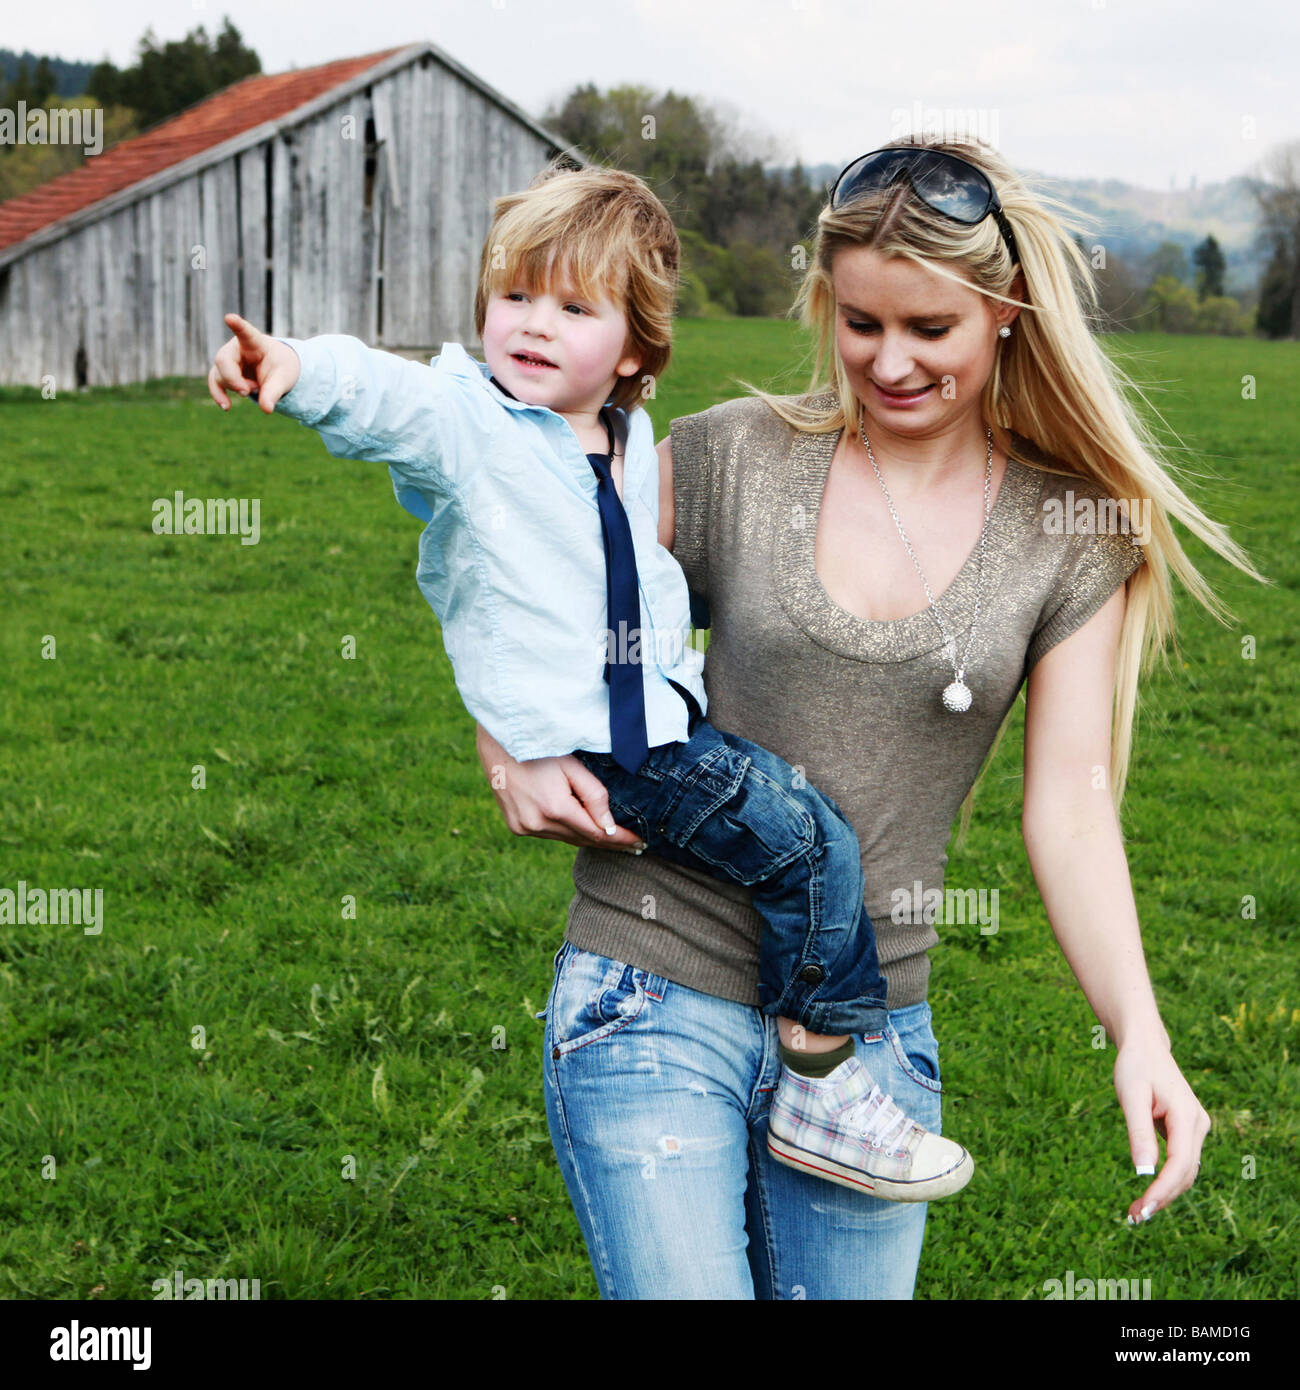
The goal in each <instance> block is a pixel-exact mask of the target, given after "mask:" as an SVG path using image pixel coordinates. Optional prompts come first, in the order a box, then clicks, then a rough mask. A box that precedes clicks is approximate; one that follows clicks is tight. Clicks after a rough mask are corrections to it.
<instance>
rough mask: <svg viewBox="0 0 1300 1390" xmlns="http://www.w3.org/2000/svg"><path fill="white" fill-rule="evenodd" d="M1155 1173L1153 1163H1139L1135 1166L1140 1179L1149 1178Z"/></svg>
mask: <svg viewBox="0 0 1300 1390" xmlns="http://www.w3.org/2000/svg"><path fill="white" fill-rule="evenodd" d="M1155 1171H1156V1165H1155V1164H1154V1163H1139V1164H1138V1166H1137V1175H1138V1177H1140V1178H1149V1177H1151V1176H1152V1175H1153V1174H1154V1173H1155Z"/></svg>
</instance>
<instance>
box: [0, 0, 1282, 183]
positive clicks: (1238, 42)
mask: <svg viewBox="0 0 1300 1390" xmlns="http://www.w3.org/2000/svg"><path fill="white" fill-rule="evenodd" d="M6 10H7V12H6V15H5V23H4V26H3V31H0V43H3V44H4V45H5V46H6V47H9V48H13V49H16V50H18V51H22V50H23V49H31V50H32V51H33V52H37V53H53V54H55V55H57V56H60V57H63V58H68V59H74V60H89V61H98V60H99V59H100V58H102V57H103V56H105V54H107V56H108V57H109V58H111V59H112V61H113V62H114V63H116V64H117V65H118V66H119V67H121V66H126V65H127V64H129V63H130V62H131V61H132V60H133V59H134V56H135V48H136V43H137V40H138V39H139V37H140V35H141V34H143V32H144V30H145V29H146V28H147V27H149V26H152V27H153V30H154V33H155V34H156V35H157V36H158V38H159V39H160V40H166V39H173V38H181V37H183V36H184V35H185V34H186V33H187V32H188V31H189V30H191V29H193V28H194V27H195V26H197V25H199V24H202V25H204V27H205V28H206V29H207V30H208V32H209V34H215V33H216V31H217V30H218V29H219V28H220V27H221V21H222V17H223V16H224V15H226V14H229V15H230V17H231V19H232V20H233V22H234V24H235V25H236V27H237V28H238V29H239V30H240V32H241V33H242V34H243V36H244V41H245V43H247V44H249V45H250V46H251V47H253V48H254V49H255V50H256V51H257V53H258V54H259V55H260V57H261V59H262V66H263V69H264V71H267V72H282V71H286V70H287V69H289V68H291V67H294V66H297V67H309V66H311V65H313V64H315V63H323V62H328V61H329V60H331V59H335V58H343V57H349V56H352V55H355V54H358V53H368V52H373V51H375V50H377V49H383V48H388V47H394V46H397V45H399V44H404V43H409V42H416V41H418V40H421V39H428V40H431V41H432V42H433V43H435V44H437V45H439V46H440V47H441V48H443V49H445V50H446V51H447V52H448V53H449V54H451V56H452V57H454V58H456V59H458V60H459V61H460V62H462V63H463V64H464V65H465V66H466V67H468V68H469V69H471V71H473V72H474V73H476V74H477V75H478V76H480V77H481V78H483V80H484V81H486V82H488V83H489V84H490V85H492V86H494V87H496V88H497V89H498V90H499V91H501V92H502V93H504V94H505V95H506V96H508V97H509V98H510V99H511V100H513V101H515V102H517V103H518V104H519V105H520V106H522V107H523V108H524V109H525V110H526V111H528V112H530V113H532V114H534V115H539V114H540V113H541V112H542V111H543V110H544V108H545V107H546V105H547V103H548V101H550V100H552V99H554V98H558V97H560V96H562V95H563V94H564V93H565V92H567V91H568V90H569V89H570V88H571V87H573V86H575V85H576V84H578V83H585V82H594V83H595V84H596V85H597V86H599V87H608V86H611V85H614V84H620V83H629V82H631V83H639V84H642V85H645V86H649V87H651V88H654V89H656V90H663V89H665V88H668V87H672V88H673V89H675V90H676V91H679V92H685V93H690V94H692V95H698V96H701V97H704V98H706V99H709V100H712V101H714V102H716V103H718V104H720V105H722V106H723V107H724V108H725V109H727V110H729V111H731V112H732V113H733V114H734V115H735V116H736V117H737V118H738V119H739V120H740V122H741V123H742V125H744V126H745V127H747V128H749V129H751V130H753V131H755V132H759V133H762V134H765V135H768V136H770V137H771V138H772V140H773V142H774V144H773V153H774V154H775V155H776V156H777V157H778V158H780V159H783V160H784V159H793V158H794V157H795V156H798V157H800V158H802V159H803V160H804V162H805V163H808V164H821V163H843V162H847V161H848V160H849V159H852V158H853V157H854V156H855V155H858V154H861V153H862V152H863V151H865V150H869V149H872V148H874V147H876V146H878V145H882V144H887V143H888V142H889V140H890V139H891V138H892V137H893V136H894V135H896V134H898V133H899V132H900V130H902V129H909V128H911V127H912V126H913V125H915V124H916V117H917V115H919V118H920V120H921V121H922V122H933V121H936V120H943V119H944V117H943V115H942V113H943V112H944V111H948V112H950V113H954V115H953V117H950V118H949V119H953V118H955V119H967V118H966V117H965V113H966V112H974V113H975V120H976V121H977V122H978V124H977V126H976V130H977V133H980V134H983V135H985V136H986V137H987V138H990V139H992V140H993V142H994V143H995V144H996V145H997V146H998V147H999V148H1000V149H1001V150H1002V152H1003V154H1004V155H1006V156H1007V158H1008V159H1009V160H1010V161H1011V162H1012V163H1013V164H1015V165H1018V166H1021V167H1024V168H1026V169H1032V170H1037V171H1040V172H1043V173H1047V174H1053V175H1057V176H1060V177H1067V178H1111V177H1113V178H1121V179H1124V180H1127V181H1128V182H1130V183H1138V184H1142V185H1145V186H1146V187H1149V188H1153V189H1159V190H1167V189H1169V188H1170V187H1178V188H1186V187H1187V185H1188V182H1189V180H1190V179H1191V178H1192V177H1193V176H1194V177H1195V178H1196V180H1197V183H1198V184H1201V185H1204V184H1206V183H1209V182H1213V181H1217V180H1219V179H1223V178H1228V177H1230V176H1232V175H1234V174H1240V173H1244V172H1248V171H1249V170H1250V169H1252V168H1253V167H1254V166H1256V164H1257V162H1258V161H1259V160H1260V159H1261V157H1262V156H1264V155H1265V153H1266V152H1267V151H1268V150H1269V149H1270V148H1271V147H1273V146H1276V145H1278V144H1281V143H1284V142H1287V141H1291V140H1297V139H1300V96H1297V92H1298V91H1300V6H1297V5H1295V4H1294V2H1293V0H1234V3H1224V0H988V3H982V4H975V3H969V0H968V2H967V3H958V2H957V0H925V2H924V3H918V4H907V3H898V0H894V3H891V4H888V5H885V4H878V3H875V0H311V3H302V2H301V0H112V3H111V4H109V3H105V0H51V3H46V4H43V5H36V4H25V5H16V4H15V5H9V6H6ZM927 113H929V114H927ZM900 122H901V125H900Z"/></svg>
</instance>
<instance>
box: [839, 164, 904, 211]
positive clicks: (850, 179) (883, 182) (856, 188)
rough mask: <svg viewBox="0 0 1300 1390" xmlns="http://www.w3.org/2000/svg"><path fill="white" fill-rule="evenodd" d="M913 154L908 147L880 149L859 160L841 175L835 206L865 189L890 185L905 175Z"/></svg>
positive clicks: (851, 199) (842, 203)
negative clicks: (904, 148) (906, 148)
mask: <svg viewBox="0 0 1300 1390" xmlns="http://www.w3.org/2000/svg"><path fill="white" fill-rule="evenodd" d="M910 158H911V154H910V153H909V151H907V150H877V151H876V152H875V153H873V154H868V155H864V156H863V157H862V158H861V159H858V160H855V161H854V162H853V163H852V164H850V165H849V166H848V168H847V169H845V170H844V172H843V173H842V174H841V175H840V177H839V182H838V183H836V185H835V191H834V194H833V195H832V197H831V206H832V207H836V208H839V207H843V206H844V204H845V203H851V202H852V201H853V199H854V198H856V197H858V196H859V195H860V194H862V193H871V192H874V191H875V190H876V189H880V188H888V187H889V186H890V184H892V183H893V182H894V181H895V180H896V179H900V178H902V177H903V174H904V171H905V170H906V168H907V164H908V161H909V159H910Z"/></svg>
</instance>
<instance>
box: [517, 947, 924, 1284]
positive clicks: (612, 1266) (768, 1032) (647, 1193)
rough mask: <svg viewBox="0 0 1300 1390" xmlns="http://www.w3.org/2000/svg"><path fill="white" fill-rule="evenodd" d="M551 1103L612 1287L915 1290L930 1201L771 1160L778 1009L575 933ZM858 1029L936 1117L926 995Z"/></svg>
mask: <svg viewBox="0 0 1300 1390" xmlns="http://www.w3.org/2000/svg"><path fill="white" fill-rule="evenodd" d="M537 1017H539V1018H545V1019H546V1028H545V1058H544V1061H543V1078H544V1083H545V1093H546V1118H547V1124H548V1126H549V1128H550V1134H551V1143H552V1144H553V1146H554V1148H555V1156H556V1158H557V1159H558V1160H559V1165H560V1171H561V1173H562V1174H563V1177H564V1182H565V1186H566V1187H567V1188H568V1192H569V1199H570V1201H571V1202H572V1204H573V1209H574V1212H575V1214H576V1215H577V1218H578V1224H579V1226H580V1227H581V1230H582V1235H583V1239H584V1240H585V1241H586V1245H587V1253H588V1256H589V1258H590V1260H591V1266H592V1270H593V1271H594V1273H595V1276H596V1282H597V1285H598V1286H599V1289H600V1293H601V1296H602V1298H606V1299H763V1300H769V1299H787V1298H788V1299H800V1298H802V1299H906V1298H910V1297H911V1296H912V1289H913V1286H914V1283H915V1280H916V1270H917V1264H918V1261H919V1259H920V1254H921V1243H922V1239H923V1237H924V1233H925V1214H926V1204H925V1203H922V1202H886V1201H883V1200H881V1199H880V1198H877V1197H869V1196H866V1195H865V1194H863V1193H860V1192H852V1191H849V1190H847V1189H845V1188H843V1187H840V1186H838V1185H837V1184H835V1183H829V1182H826V1181H824V1180H823V1179H821V1178H816V1177H813V1176H811V1175H810V1174H808V1173H805V1172H803V1171H801V1170H799V1169H795V1168H789V1167H787V1166H786V1165H784V1164H782V1163H778V1162H776V1160H775V1159H773V1158H772V1156H771V1155H770V1154H769V1153H768V1151H767V1116H768V1111H769V1109H770V1105H771V1098H772V1092H773V1090H774V1088H775V1087H776V1084H777V1079H778V1076H779V1072H780V1058H779V1054H778V1052H777V1029H776V1020H775V1019H774V1018H772V1017H770V1016H765V1015H764V1014H763V1013H761V1012H760V1011H759V1010H758V1009H756V1008H753V1007H752V1006H750V1005H747V1004H739V1003H735V1002H734V1001H732V1000H728V999H719V998H717V997H715V996H714V995H711V994H704V993H702V992H701V991H699V990H694V989H689V988H688V987H687V986H685V985H679V984H675V983H673V982H672V981H669V980H666V979H664V978H663V977H662V976H661V975H655V974H652V973H650V972H648V971H645V970H641V969H638V968H636V967H634V966H631V965H627V964H625V963H623V962H622V961H617V960H611V959H609V958H608V957H606V956H601V955H596V954H594V953H593V952H590V951H583V950H580V949H579V948H578V947H576V946H574V945H573V944H572V943H570V942H568V941H565V942H564V943H563V944H562V945H561V946H560V949H559V950H558V951H557V952H556V955H555V972H554V982H553V984H552V986H551V991H550V995H549V998H548V999H547V1004H546V1008H545V1009H543V1010H542V1012H541V1013H540V1014H538V1015H537ZM853 1047H854V1050H855V1052H856V1053H857V1055H858V1057H859V1059H860V1060H861V1061H862V1062H863V1064H864V1065H865V1066H866V1067H867V1068H868V1069H869V1070H870V1072H871V1075H872V1076H873V1077H874V1078H875V1080H876V1082H877V1083H878V1084H879V1086H880V1088H881V1089H882V1090H883V1091H885V1092H887V1093H888V1094H890V1095H892V1096H893V1097H894V1099H895V1100H896V1101H897V1102H898V1104H899V1105H900V1106H901V1107H902V1108H903V1109H904V1110H905V1111H906V1112H907V1113H908V1114H909V1115H911V1116H912V1117H913V1118H914V1119H916V1120H917V1121H918V1123H920V1124H922V1125H924V1126H925V1127H926V1128H927V1129H930V1130H933V1131H934V1132H935V1133H936V1134H937V1133H939V1132H940V1105H939V1099H940V1089H941V1088H940V1083H939V1051H938V1044H937V1043H936V1042H935V1038H934V1033H933V1031H932V1030H931V1026H930V1007H929V1005H928V1004H925V1003H920V1004H912V1005H910V1006H908V1007H907V1008H903V1009H894V1010H892V1011H891V1012H890V1013H889V1014H888V1015H887V1017H886V1021H885V1024H884V1026H883V1028H881V1029H880V1030H879V1031H877V1032H876V1033H873V1034H866V1035H861V1034H858V1035H855V1036H854V1037H853Z"/></svg>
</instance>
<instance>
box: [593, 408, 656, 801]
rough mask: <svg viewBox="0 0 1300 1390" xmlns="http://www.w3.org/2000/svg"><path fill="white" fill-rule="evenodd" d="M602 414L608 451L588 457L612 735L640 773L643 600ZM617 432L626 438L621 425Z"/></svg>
mask: <svg viewBox="0 0 1300 1390" xmlns="http://www.w3.org/2000/svg"><path fill="white" fill-rule="evenodd" d="M602 418H603V419H604V421H605V428H606V430H607V431H608V432H609V453H608V454H588V455H587V462H588V463H590V464H591V466H592V468H593V469H594V470H595V472H596V478H597V482H596V503H597V505H598V506H599V508H600V529H601V532H602V533H603V535H604V539H605V603H606V612H607V613H608V615H609V632H610V637H609V638H607V642H610V641H612V643H613V650H612V657H611V656H610V655H607V658H606V661H605V680H606V682H607V683H608V685H609V735H610V743H611V745H612V749H613V754H614V761H615V762H616V763H618V765H619V766H620V767H621V768H623V769H625V770H626V771H627V772H629V773H631V774H635V773H636V772H637V770H638V769H639V768H640V766H641V764H642V763H643V762H645V760H646V755H647V754H648V753H649V751H650V747H649V743H648V740H647V736H646V726H645V684H644V667H643V666H642V663H641V659H640V645H641V643H640V637H641V603H640V599H639V598H638V593H637V575H636V551H635V550H634V549H633V546H632V528H631V527H630V526H629V525H628V521H627V512H626V511H625V510H624V508H623V503H622V502H621V501H620V500H619V496H618V491H617V489H616V488H615V486H614V478H613V475H612V473H611V471H610V470H611V468H612V465H613V459H614V433H615V432H614V427H613V425H612V424H611V421H610V418H609V414H608V412H604V411H602ZM615 418H617V417H615ZM619 423H620V424H621V423H622V421H621V420H619ZM618 435H619V438H624V437H625V434H624V431H623V430H621V429H620V430H619V431H618ZM634 640H635V641H636V645H637V660H635V661H629V660H628V659H627V657H628V652H629V650H630V649H631V647H632V643H633V641H634ZM607 653H608V648H607Z"/></svg>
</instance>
